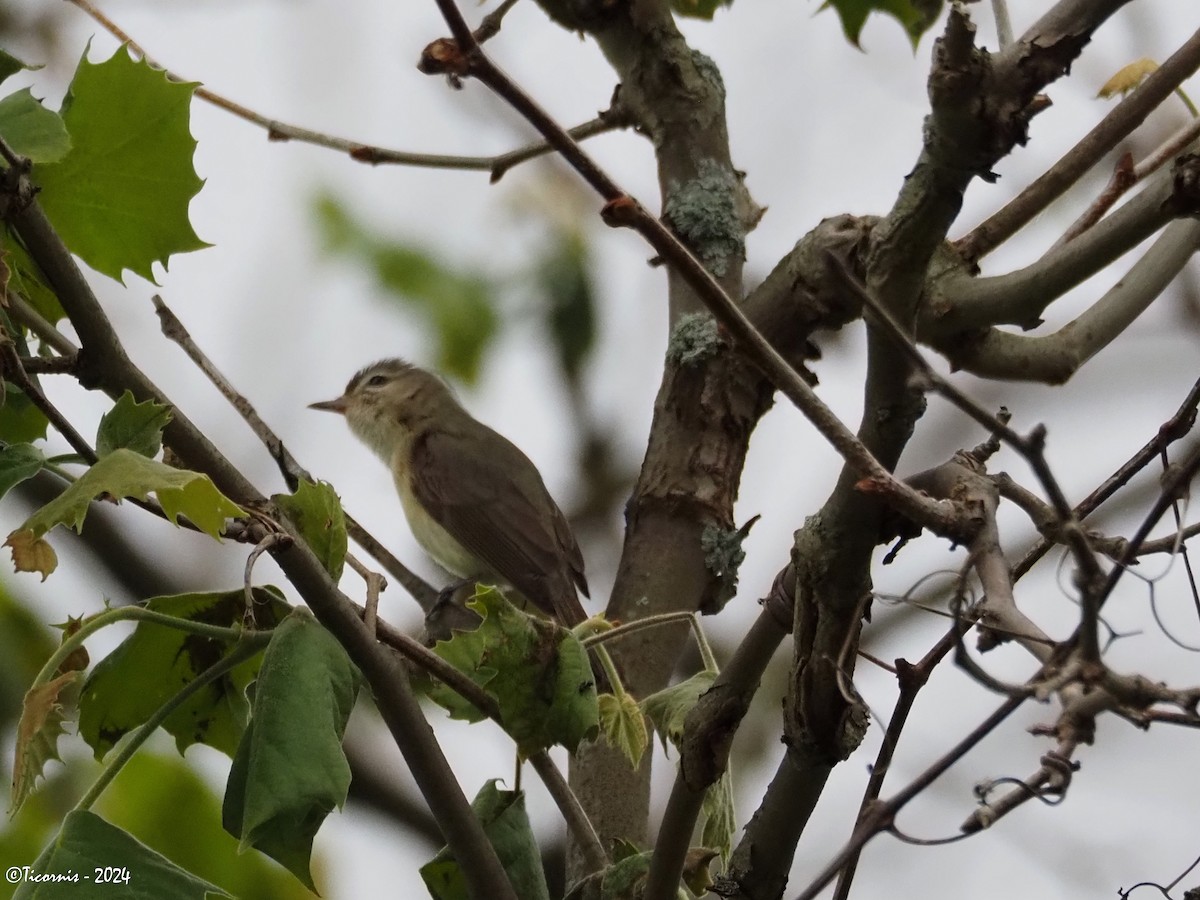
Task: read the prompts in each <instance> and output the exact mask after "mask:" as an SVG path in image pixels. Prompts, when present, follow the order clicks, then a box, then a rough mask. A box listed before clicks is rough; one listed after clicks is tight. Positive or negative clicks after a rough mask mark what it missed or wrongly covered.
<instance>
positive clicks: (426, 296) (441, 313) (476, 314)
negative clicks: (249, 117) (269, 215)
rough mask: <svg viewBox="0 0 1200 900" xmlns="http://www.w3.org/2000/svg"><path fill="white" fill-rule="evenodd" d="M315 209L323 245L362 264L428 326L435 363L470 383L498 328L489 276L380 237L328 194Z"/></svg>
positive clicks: (494, 300) (399, 242)
mask: <svg viewBox="0 0 1200 900" xmlns="http://www.w3.org/2000/svg"><path fill="white" fill-rule="evenodd" d="M315 209H316V215H317V222H318V225H319V227H320V228H321V230H322V233H323V235H324V239H325V247H326V249H327V250H329V251H330V252H334V253H337V254H340V255H342V256H345V257H348V258H350V259H351V260H353V261H355V262H361V263H365V264H366V265H367V266H368V267H369V269H370V270H371V271H372V272H374V274H375V279H376V281H377V282H378V283H379V286H380V287H381V288H383V289H384V290H386V291H388V292H389V293H390V294H392V295H393V296H394V297H395V298H396V299H397V300H399V301H401V302H402V303H403V304H404V305H405V306H406V307H407V308H409V309H411V310H412V311H413V312H415V313H416V314H417V315H418V316H420V317H421V319H423V320H424V321H425V323H426V324H427V326H428V327H429V328H430V329H431V330H432V331H433V333H434V336H435V338H436V340H437V355H438V359H437V368H438V369H439V370H440V371H442V372H446V373H448V374H451V375H454V376H456V377H457V378H459V379H461V380H462V381H465V382H467V383H468V384H470V383H473V382H474V381H475V379H476V378H477V377H478V375H479V368H480V363H481V362H482V360H483V354H484V351H485V350H487V348H488V347H489V346H490V345H491V343H492V341H493V339H494V338H495V336H496V332H497V331H498V328H499V321H498V318H497V316H496V310H495V305H496V299H495V297H494V295H493V294H494V291H493V289H492V285H491V279H489V278H488V277H487V276H486V275H484V274H483V273H481V272H478V271H473V269H472V267H471V266H469V265H466V264H464V263H463V262H462V261H460V260H441V259H439V258H438V257H437V256H436V255H434V254H433V253H431V252H430V251H428V250H425V249H422V248H420V247H417V246H415V245H413V244H409V243H405V242H402V241H391V240H387V239H385V238H381V237H380V236H379V234H378V230H377V229H374V228H367V227H364V226H363V225H361V224H360V223H359V222H358V221H357V220H355V219H354V218H353V217H352V216H351V214H350V213H349V212H348V211H347V210H346V208H345V207H344V206H342V205H341V204H340V203H339V202H338V201H337V200H336V199H335V198H334V197H332V196H330V195H328V194H324V195H322V196H320V197H318V198H317V201H316V203H315Z"/></svg>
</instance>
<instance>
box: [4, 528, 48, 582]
mask: <svg viewBox="0 0 1200 900" xmlns="http://www.w3.org/2000/svg"><path fill="white" fill-rule="evenodd" d="M4 546H5V547H11V548H12V558H13V570H14V571H17V572H41V573H42V581H45V580H46V579H47V578H48V577H49V576H50V573H51V572H53V571H54V570H55V569H57V568H58V554H57V553H55V552H54V548H53V547H51V546H50V545H49V544H47V543H46V542H45V541H44V540H42V539H41V538H40V537H38V536H37V535H35V534H34V533H33V532H32V531H30V530H29V529H28V528H25V529H18V530H16V531H14V532H13V533H12V534H10V535H9V536H8V540H6V541H5V542H4Z"/></svg>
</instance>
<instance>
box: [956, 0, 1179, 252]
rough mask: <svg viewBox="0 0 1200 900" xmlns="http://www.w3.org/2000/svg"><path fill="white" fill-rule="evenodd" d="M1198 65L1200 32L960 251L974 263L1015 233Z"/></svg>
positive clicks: (960, 246) (967, 239)
mask: <svg viewBox="0 0 1200 900" xmlns="http://www.w3.org/2000/svg"><path fill="white" fill-rule="evenodd" d="M1097 6H1099V4H1097ZM1197 68H1200V31H1197V32H1196V33H1195V34H1193V35H1192V36H1191V37H1190V38H1189V39H1188V40H1187V42H1186V43H1185V44H1184V45H1183V46H1182V47H1180V48H1179V49H1178V50H1176V51H1175V52H1174V53H1173V54H1171V57H1170V58H1169V59H1168V60H1167V61H1166V62H1164V63H1163V64H1162V66H1160V67H1159V68H1158V69H1157V70H1155V71H1154V72H1153V73H1151V74H1150V76H1149V77H1148V78H1147V79H1146V80H1145V81H1143V82H1142V83H1141V84H1140V85H1138V87H1137V89H1136V90H1134V91H1132V92H1131V93H1130V94H1129V95H1128V96H1126V97H1125V98H1124V99H1123V100H1122V101H1121V102H1120V103H1118V104H1117V106H1116V107H1114V108H1113V110H1112V112H1110V113H1109V114H1108V115H1107V116H1105V117H1104V118H1103V119H1102V120H1101V121H1100V123H1099V124H1098V125H1097V126H1096V127H1095V128H1093V129H1092V130H1091V131H1090V132H1088V134H1087V136H1086V137H1084V138H1083V139H1082V140H1081V141H1080V142H1079V143H1078V144H1076V145H1075V146H1074V147H1072V148H1071V150H1069V151H1068V152H1067V154H1066V155H1065V156H1063V158H1062V159H1060V160H1059V161H1058V162H1057V163H1055V164H1054V165H1053V166H1052V167H1051V168H1050V169H1049V170H1048V171H1047V172H1046V173H1045V174H1044V175H1042V176H1040V177H1039V178H1038V179H1036V180H1035V181H1034V182H1033V183H1032V184H1031V185H1029V186H1028V187H1027V188H1025V190H1023V191H1022V192H1021V193H1020V194H1019V195H1017V197H1016V198H1014V199H1013V200H1012V201H1011V202H1010V203H1008V205H1006V206H1005V207H1004V208H1003V209H1001V210H1000V211H999V212H997V213H994V214H993V215H992V216H991V217H990V218H989V219H988V220H987V221H985V222H984V223H983V224H982V225H980V226H978V227H977V228H976V229H975V230H974V231H972V232H971V233H970V234H968V235H967V236H966V237H965V238H963V239H962V240H961V241H959V242H958V244H957V249H958V252H959V253H960V254H961V255H962V256H963V257H964V258H965V259H967V260H970V261H972V262H974V261H977V260H979V259H981V258H982V257H984V256H986V255H987V254H988V253H990V252H991V251H992V250H994V249H995V248H996V247H998V246H999V245H1000V244H1001V243H1003V242H1004V241H1006V240H1008V239H1009V238H1010V237H1012V235H1014V234H1015V233H1016V232H1017V231H1018V230H1019V229H1020V228H1022V227H1023V226H1024V225H1026V224H1027V223H1028V222H1029V221H1030V220H1032V219H1033V217H1034V216H1036V215H1037V214H1038V213H1040V212H1041V211H1042V210H1043V209H1045V208H1046V207H1047V206H1049V205H1050V204H1051V203H1052V202H1053V201H1054V200H1055V199H1057V198H1058V197H1059V196H1061V195H1062V194H1063V192H1065V191H1066V190H1067V188H1069V187H1070V186H1071V185H1073V184H1074V183H1075V182H1076V181H1078V180H1079V178H1080V176H1082V175H1083V174H1084V173H1085V172H1087V171H1088V169H1090V168H1091V167H1092V166H1094V165H1096V163H1098V162H1099V161H1100V159H1101V158H1102V157H1103V156H1104V154H1106V153H1108V152H1109V151H1110V150H1112V149H1113V148H1114V147H1116V146H1117V144H1118V143H1119V142H1120V141H1121V140H1122V139H1124V138H1125V137H1127V136H1128V135H1130V134H1132V133H1133V130H1134V129H1135V128H1137V127H1138V126H1139V125H1141V124H1142V122H1144V121H1145V119H1146V117H1147V116H1148V115H1150V113H1151V112H1153V111H1154V110H1155V109H1157V108H1158V107H1159V105H1160V104H1161V103H1162V102H1163V101H1164V100H1165V99H1167V97H1169V96H1170V95H1171V92H1172V91H1174V90H1175V89H1176V88H1177V87H1179V85H1180V84H1182V83H1183V82H1184V80H1185V79H1187V78H1190V77H1191V76H1192V75H1193V74H1194V73H1195V71H1196V69H1197Z"/></svg>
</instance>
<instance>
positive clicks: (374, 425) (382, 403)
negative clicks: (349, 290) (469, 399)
mask: <svg viewBox="0 0 1200 900" xmlns="http://www.w3.org/2000/svg"><path fill="white" fill-rule="evenodd" d="M458 408H459V407H458V402H457V401H456V400H455V399H454V396H453V395H452V394H451V393H450V389H449V388H448V387H447V386H446V384H445V383H444V382H443V381H442V380H441V379H440V378H438V377H437V376H436V375H434V374H432V373H430V372H426V371H425V370H424V369H421V368H419V367H417V366H414V365H412V364H411V363H407V362H405V361H404V360H402V359H385V360H381V361H379V362H377V363H372V364H371V365H369V366H367V367H366V368H364V369H361V370H359V372H358V373H357V374H356V375H355V376H354V377H353V378H351V379H350V383H349V384H347V385H346V390H345V391H343V392H342V395H341V396H340V397H337V398H336V399H333V400H325V401H322V402H320V403H312V404H309V409H320V410H325V411H326V412H334V413H340V414H341V415H343V416H345V417H346V423H347V424H348V425H349V426H350V430H351V431H353V432H354V434H355V435H356V436H357V437H358V438H359V440H361V441H362V442H363V443H364V444H366V445H367V446H368V447H370V448H371V449H372V450H374V451H375V453H376V454H378V455H379V456H380V457H381V458H382V459H383V460H384V461H390V460H391V459H392V458H393V456H394V455H395V453H396V451H397V450H398V449H400V448H401V447H407V446H408V445H409V444H410V443H411V441H412V439H413V437H414V436H415V435H416V434H417V433H418V432H419V431H420V430H421V429H423V428H427V427H430V426H436V424H437V417H438V416H439V415H441V416H449V415H453V412H454V411H457V410H458Z"/></svg>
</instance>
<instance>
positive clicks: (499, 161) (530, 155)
mask: <svg viewBox="0 0 1200 900" xmlns="http://www.w3.org/2000/svg"><path fill="white" fill-rule="evenodd" d="M70 2H71V3H73V4H74V5H75V6H77V7H79V8H80V9H81V10H83V12H85V13H87V14H88V15H89V16H91V17H92V18H93V19H95V20H96V22H98V23H99V24H100V25H101V26H103V27H104V28H105V30H107V31H108V32H109V33H110V34H111V35H112V36H113V37H115V38H116V39H117V40H119V41H121V42H122V43H123V44H126V45H127V46H128V47H129V49H131V50H132V51H134V52H135V53H137V55H138V56H140V57H141V58H142V59H143V60H144V61H145V62H147V63H149V64H150V65H152V66H154V67H155V68H158V69H162V70H163V72H165V73H166V75H167V77H168V78H171V79H172V80H174V81H181V82H187V80H188V79H186V78H183V77H182V76H180V75H177V74H175V73H174V72H172V71H171V70H170V69H168V68H166V67H165V66H163V65H161V64H160V63H158V62H156V61H155V60H154V58H153V57H151V56H150V55H149V54H147V53H146V51H145V49H144V48H143V47H142V46H141V45H140V44H139V43H138V42H137V41H135V40H133V38H131V37H130V36H129V35H128V34H127V33H126V32H125V31H124V30H123V29H122V28H121V27H120V26H119V25H117V24H116V23H115V22H114V21H113V20H112V19H110V18H109V17H108V16H107V15H105V14H104V13H103V12H102V11H101V10H100V9H98V8H97V7H95V6H94V5H93V4H92V3H91V2H90V0H70ZM511 5H512V3H506V4H504V6H502V7H501V9H503V10H505V11H507V9H508V7H510V6H511ZM496 13H500V9H498V10H496V12H494V13H492V14H491V15H492V16H495V15H496ZM502 16H503V13H501V17H502ZM488 18H489V19H490V18H491V17H490V16H489V17H488ZM493 24H494V29H493V30H492V32H491V33H492V34H494V33H495V32H498V31H499V30H500V28H499V19H495V20H493ZM482 30H483V29H481V31H482ZM488 36H489V37H490V36H491V34H488ZM194 93H195V95H196V96H197V97H199V98H200V99H201V100H204V101H205V102H207V103H211V104H212V105H213V106H215V107H217V108H218V109H223V110H225V111H226V112H227V113H230V114H231V115H234V116H237V117H238V118H239V119H242V120H244V121H246V122H249V123H250V124H251V125H257V126H258V127H260V128H262V129H264V130H265V131H266V132H267V139H268V140H271V141H300V142H301V143H305V144H313V145H314V146H317V147H325V148H327V149H329V150H337V151H340V152H342V153H345V154H346V155H347V156H349V157H350V159H352V160H354V161H355V162H361V163H366V164H368V165H372V166H377V165H384V164H390V165H400V166H414V167H417V168H425V169H458V170H463V171H478V172H490V173H491V176H492V177H491V180H492V181H493V182H495V181H499V180H500V178H501V177H502V176H503V175H504V173H505V172H507V171H508V170H509V169H511V168H513V167H514V166H516V165H519V164H520V163H522V162H525V161H526V160H530V159H534V158H536V157H538V156H544V155H545V154H547V153H551V152H553V148H552V147H550V146H549V145H548V144H533V145H530V146H527V147H522V148H519V149H517V150H511V151H509V152H508V153H501V154H499V155H497V156H452V155H447V154H442V153H411V152H409V151H406V150H392V149H389V148H387V147H379V146H376V145H373V144H368V143H365V142H363V141H355V140H350V139H349V138H341V137H336V136H335V135H331V134H326V133H324V132H320V131H313V130H312V129H309V128H302V127H301V126H299V125H291V124H288V123H287V122H281V121H280V120H278V119H272V118H270V117H268V116H265V115H263V114H262V113H259V112H256V111H254V110H252V109H250V108H249V107H246V106H243V105H242V104H240V103H237V102H235V101H233V100H230V99H229V98H227V97H224V96H222V95H221V94H218V93H217V92H216V91H212V90H209V89H208V88H206V87H204V86H202V85H197V87H196V89H195V91H194ZM628 125H629V123H628V121H626V119H625V117H624V116H623V115H622V114H621V113H620V112H619V111H615V110H614V111H612V112H610V113H601V114H600V115H599V117H597V118H596V119H594V120H593V121H591V122H586V123H584V124H582V125H578V126H576V127H575V128H573V129H571V132H570V133H571V134H572V136H573V137H575V138H576V139H577V140H585V139H586V138H589V137H594V136H596V135H598V134H605V133H606V132H609V131H615V130H617V129H620V128H626V127H628Z"/></svg>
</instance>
